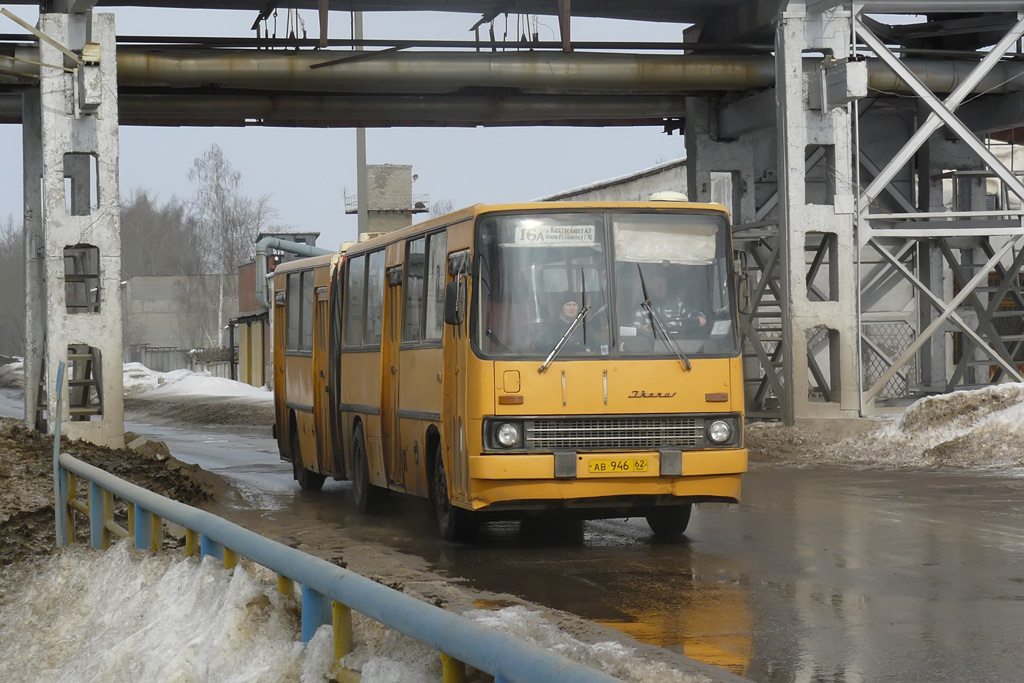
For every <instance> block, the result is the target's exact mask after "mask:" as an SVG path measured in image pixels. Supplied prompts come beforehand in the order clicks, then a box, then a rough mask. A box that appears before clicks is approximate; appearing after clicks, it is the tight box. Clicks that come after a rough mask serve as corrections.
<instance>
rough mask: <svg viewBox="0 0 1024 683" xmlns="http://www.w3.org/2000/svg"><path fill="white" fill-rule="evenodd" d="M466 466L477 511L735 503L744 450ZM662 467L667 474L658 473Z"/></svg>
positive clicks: (494, 459)
mask: <svg viewBox="0 0 1024 683" xmlns="http://www.w3.org/2000/svg"><path fill="white" fill-rule="evenodd" d="M568 457H571V458H572V462H570V461H568ZM556 459H557V476H556ZM638 460H642V461H643V462H642V463H639V462H637V461H638ZM680 460H681V462H680ZM469 461H470V462H469V476H470V478H471V479H472V480H473V482H472V486H471V489H472V492H473V500H472V507H473V509H477V510H480V509H485V508H488V507H490V506H492V505H497V506H498V507H501V505H500V504H501V503H506V502H511V501H519V502H523V501H531V500H532V501H537V506H538V507H543V506H544V505H545V501H548V502H550V501H555V500H563V501H570V500H575V501H579V502H581V503H584V501H585V500H586V499H601V498H610V497H618V496H629V497H631V498H634V499H636V500H641V501H642V500H651V501H654V500H659V501H660V500H665V499H680V500H679V502H683V501H684V500H691V501H694V502H696V501H710V500H714V501H721V502H733V503H735V502H739V498H740V479H741V476H742V474H743V473H744V472H746V471H747V450H746V449H745V448H741V449H727V450H726V449H723V450H704V451H684V452H682V454H681V458H679V457H678V454H677V457H676V459H673V458H671V457H669V458H668V459H666V458H664V457H663V455H662V454H660V453H658V452H657V451H648V452H629V453H608V452H602V453H573V454H571V456H569V454H559V455H557V456H556V455H555V454H552V453H547V454H518V455H495V454H489V455H478V456H471V457H470V458H469ZM572 465H574V467H573V466H572ZM632 465H636V467H635V468H633V467H632ZM680 465H681V466H680ZM663 466H664V467H665V469H667V470H669V472H668V473H666V474H662V471H661V470H662V468H663Z"/></svg>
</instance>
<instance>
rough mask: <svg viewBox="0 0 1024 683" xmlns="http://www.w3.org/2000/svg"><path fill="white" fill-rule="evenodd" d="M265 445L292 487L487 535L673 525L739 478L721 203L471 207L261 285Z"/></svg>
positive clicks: (731, 309)
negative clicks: (267, 387)
mask: <svg viewBox="0 0 1024 683" xmlns="http://www.w3.org/2000/svg"><path fill="white" fill-rule="evenodd" d="M274 304H275V309H274V327H275V331H274V379H275V388H274V395H275V405H276V410H277V423H276V425H275V434H276V437H277V439H278V444H279V448H280V452H281V457H282V459H284V460H286V461H288V462H291V463H292V464H293V467H294V473H295V478H296V479H297V480H298V482H299V484H300V486H302V488H304V489H317V488H319V487H320V486H321V485H322V484H323V481H324V478H325V477H327V476H331V477H334V478H336V479H351V480H352V482H353V492H354V496H355V499H356V504H357V506H358V508H359V509H360V510H361V511H365V510H366V509H367V508H369V507H370V506H372V505H373V504H374V503H375V500H376V499H377V498H378V497H379V496H380V495H382V494H383V493H384V492H385V491H388V490H391V491H400V492H404V493H409V494H413V495H418V496H423V497H428V498H430V499H431V500H432V501H433V503H434V507H435V508H436V511H437V518H438V525H439V527H440V530H441V534H442V536H444V537H445V538H446V539H448V540H458V539H469V538H471V537H472V536H473V534H474V533H475V529H476V526H477V524H478V523H479V522H480V521H485V520H488V519H499V518H505V519H508V518H524V517H529V516H536V515H547V514H551V515H553V517H552V518H553V519H559V518H564V519H594V518H607V517H629V516H643V517H645V518H646V519H647V522H648V523H649V525H650V527H651V529H652V530H653V532H654V533H655V534H659V535H670V534H679V533H682V532H683V531H685V529H686V527H687V524H688V523H689V519H690V512H691V508H692V504H693V503H697V502H707V501H718V502H738V501H739V497H740V479H741V476H742V474H743V473H744V472H745V471H746V469H747V451H746V449H745V448H743V393H742V392H743V378H742V371H741V355H740V340H739V334H738V330H737V318H736V286H735V273H734V271H733V260H732V250H731V238H730V231H729V222H728V215H727V213H726V211H725V209H724V208H723V207H721V206H719V205H717V204H693V203H686V202H592V203H580V202H552V203H529V204H507V205H491V206H485V205H476V206H472V207H470V208H467V209H464V210H462V211H458V212H456V213H452V214H449V215H446V216H441V217H437V218H433V219H431V220H429V221H427V222H424V223H421V224H418V225H414V226H411V227H409V228H405V229H403V230H399V231H396V232H393V233H389V234H387V235H384V236H381V237H378V238H376V239H373V240H370V241H367V242H362V243H359V244H358V245H356V246H353V247H352V248H350V249H349V250H348V251H347V252H346V253H345V254H336V255H331V256H321V257H315V258H310V259H304V260H299V261H294V262H291V263H288V264H286V265H283V266H279V267H278V269H277V271H276V272H275V274H274Z"/></svg>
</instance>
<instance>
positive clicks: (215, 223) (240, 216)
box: [188, 144, 276, 346]
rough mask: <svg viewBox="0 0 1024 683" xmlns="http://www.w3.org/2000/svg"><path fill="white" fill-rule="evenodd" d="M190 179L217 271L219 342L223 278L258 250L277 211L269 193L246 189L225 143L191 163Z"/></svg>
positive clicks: (194, 213)
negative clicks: (257, 193) (250, 194)
mask: <svg viewBox="0 0 1024 683" xmlns="http://www.w3.org/2000/svg"><path fill="white" fill-rule="evenodd" d="M188 179H189V180H190V181H192V182H194V183H196V184H197V186H198V187H197V188H196V192H195V194H194V195H193V197H192V201H191V208H192V210H191V212H190V213H191V220H192V221H194V230H195V232H196V234H197V235H199V236H200V239H201V240H202V242H203V244H204V245H205V248H204V266H205V270H206V272H208V273H211V274H215V275H218V276H219V277H218V279H219V281H220V286H219V288H218V294H217V296H218V305H217V319H218V320H219V321H221V322H220V325H218V327H219V328H220V329H219V330H218V339H217V343H218V344H219V345H221V346H223V344H224V331H223V324H224V299H225V296H226V290H225V283H224V278H225V277H226V276H229V275H230V276H233V275H234V274H235V273H236V272H237V269H238V266H240V265H241V264H243V263H247V262H249V261H251V260H252V259H253V258H254V256H255V242H256V236H257V235H258V234H259V233H260V232H262V231H263V230H264V229H265V228H266V227H267V225H268V223H269V221H270V220H271V219H272V218H273V217H274V216H275V215H276V212H275V211H274V210H273V209H272V208H271V207H270V203H269V197H268V196H267V195H262V196H260V197H257V198H255V199H254V198H252V197H248V196H246V195H244V194H243V193H242V174H241V173H240V172H238V171H236V170H235V169H234V168H233V167H232V166H231V162H230V161H228V159H227V157H225V156H224V151H223V150H222V149H221V148H220V146H218V145H216V144H214V145H211V146H210V148H209V149H208V150H206V152H205V153H204V154H203V156H201V157H199V158H197V159H196V160H195V161H194V162H193V163H192V168H191V169H190V170H189V172H188Z"/></svg>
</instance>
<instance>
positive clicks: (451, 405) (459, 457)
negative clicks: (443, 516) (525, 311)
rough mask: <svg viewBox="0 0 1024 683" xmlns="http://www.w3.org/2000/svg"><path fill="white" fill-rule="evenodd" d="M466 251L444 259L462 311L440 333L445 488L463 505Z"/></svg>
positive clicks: (465, 486) (465, 466)
mask: <svg viewBox="0 0 1024 683" xmlns="http://www.w3.org/2000/svg"><path fill="white" fill-rule="evenodd" d="M469 263H470V253H469V250H468V249H467V250H462V251H458V252H455V253H452V254H449V256H448V278H449V279H448V281H449V282H461V283H462V285H463V287H462V297H461V301H460V302H459V307H460V309H461V310H462V311H463V315H462V323H461V324H459V325H445V327H446V330H445V334H444V381H443V384H444V414H443V416H442V417H443V420H444V421H446V422H447V425H446V429H445V432H446V433H445V434H443V435H442V438H443V439H444V441H445V444H446V447H445V450H446V451H447V453H448V455H449V461H448V463H446V468H445V469H446V473H447V476H448V485H449V486H450V488H451V499H452V500H453V501H463V502H465V501H466V500H468V498H469V467H468V459H467V454H466V429H468V425H467V424H466V423H465V415H466V364H467V354H468V353H469V336H468V335H469V310H468V309H467V306H468V302H469V301H470V300H471V299H470V292H469V280H470V278H469Z"/></svg>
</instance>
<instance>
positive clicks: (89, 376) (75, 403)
mask: <svg viewBox="0 0 1024 683" xmlns="http://www.w3.org/2000/svg"><path fill="white" fill-rule="evenodd" d="M101 356H102V354H101V353H100V350H99V349H98V348H96V347H94V346H89V345H88V344H69V345H68V414H69V415H70V416H71V420H72V421H73V422H88V421H90V420H101V419H103V381H102V373H101V370H100V369H101V368H102V357H101Z"/></svg>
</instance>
